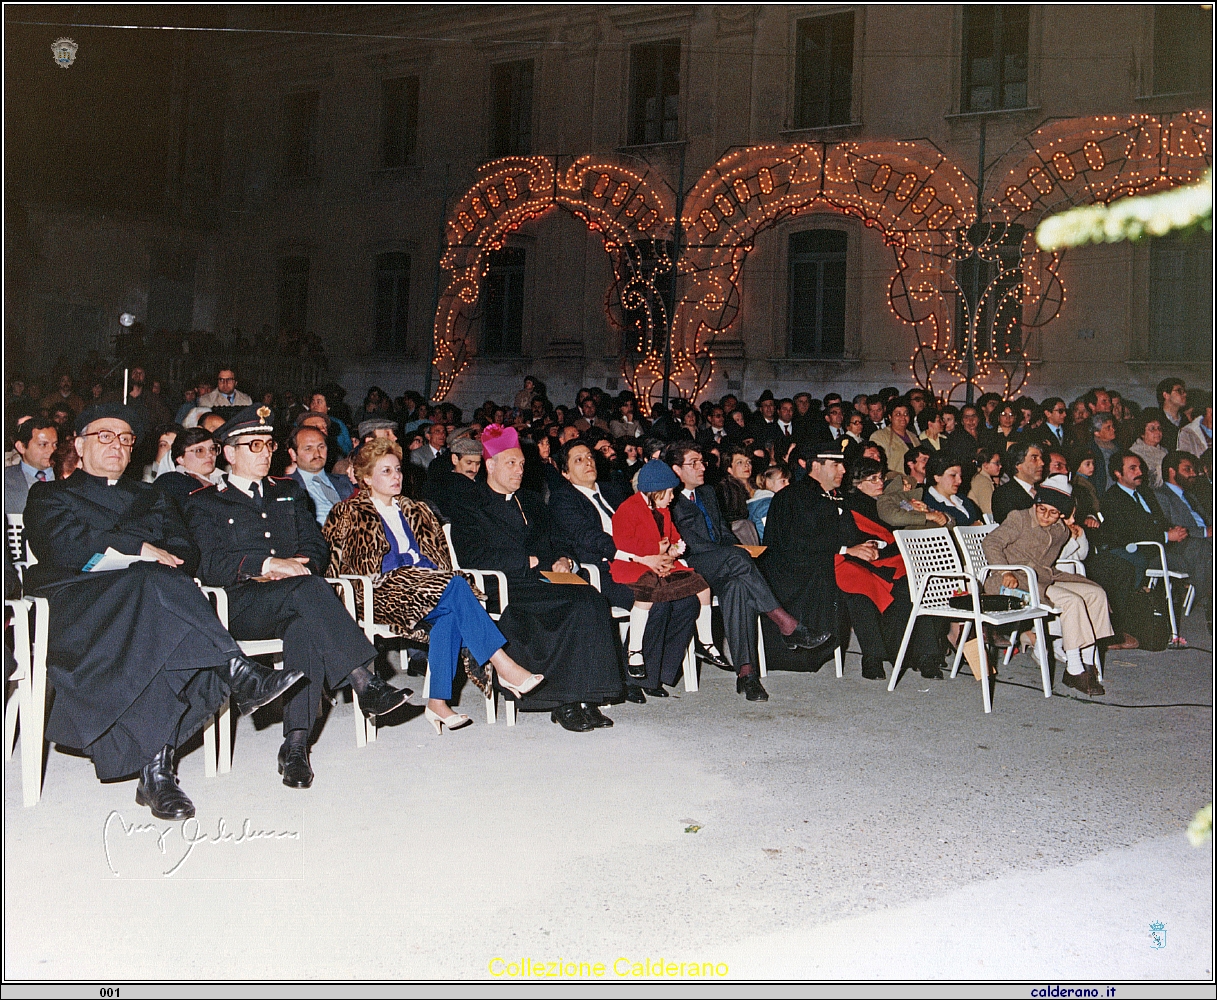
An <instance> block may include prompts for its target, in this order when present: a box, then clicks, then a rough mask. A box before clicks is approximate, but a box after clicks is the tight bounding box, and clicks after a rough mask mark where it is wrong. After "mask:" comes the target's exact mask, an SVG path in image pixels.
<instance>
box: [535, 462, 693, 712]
mask: <svg viewBox="0 0 1217 1000" xmlns="http://www.w3.org/2000/svg"><path fill="white" fill-rule="evenodd" d="M558 468H559V469H560V470H561V472H562V479H563V482H562V485H561V486H559V487H557V488H556V489H553V490H551V491H550V494H549V519H550V527H551V532H552V536H553V541H554V547H555V548H556V549H557V551H559V552H561V553H562V554H563V555H565V556H567V557H568V558H570V559H573V560H574V561H575V562H576V563H578V564H580V565H583V566H595V567H596V568H597V569H598V570H599V572H600V581H601V582H600V590H601V593H603V594H604V596H605V597H607V598H608V601H609V603H610V604H611V605H612V606H613V607H615V608H622V609H624V610H626V611H629V610H630V609H632V608H633V607H634V591H633V590H632V589H631V588H630V587H627V586H626V585H625V584H623V583H617V582H616V581H615V580H613V576H612V569H611V567H610V563H611V562H612V561H613V560H614V559H621V560H623V561H625V562H640V563H644V564H646V566H647V568H648V569H651V570H654V571H658V570H659V567H660V566H661V565H662V564H663V562H664V557H662V556H638V555H631V554H630V553H628V552H622V551H621V550H619V549H618V548H617V546H616V545H615V544H614V543H613V514H614V513H616V509H617V504H614V503H613V502H612V500H611V499H610V498H609V497H606V496H605V495H604V494H603V493H602V492H601V490H600V485H599V483H598V482H597V474H596V462H595V456H594V455H593V454H592V451H591V449H590V448H589V447H588V446H587V444H585V443H584V442H583V441H578V440H576V441H570V442H568V443H567V444H565V445H564V446H563V447H562V450H561V451H560V452H559V453H558ZM698 610H699V608H698V603H697V599H696V598H686V599H684V600H681V601H663V602H660V603H657V604H655V605H653V606H652V607H651V610H650V613H649V614H647V618H646V625H645V626H643V634H642V657H643V660H644V662H645V663H650V664H659V663H661V662H663V660H664V659H665V657H664V648H665V637H666V636H669V635H683V636H685V645H687V643H688V637H689V635H690V634H691V633H692V630H693V623H694V621H696V619H697V614H698ZM633 624H634V623H633V622H632V623H631V626H633ZM669 629H670V630H671V631H669ZM631 676H633V675H631ZM646 676H647V675H646V673H645V668H644V672H642V673H638V674H637V677H635V680H638V679H643V678H646ZM669 676H671V674H669ZM648 679H649V680H650V681H652V683H650V684H647V685H634V684H630V685H628V686H627V688H626V700H627V701H633V702H637V703H638V704H642V703H644V702H645V701H646V696H645V695H644V694H643V693H642V690H641V689H642V688H644V687H645V688H648V689H649V690H650V691H651V692H652V693H653V694H654V695H655V696H656V697H661V698H662V697H666V694H667V693H666V692H664V691H663V687H662V683H661V678H660V677H654V678H648Z"/></svg>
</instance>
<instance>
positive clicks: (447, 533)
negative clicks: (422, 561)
mask: <svg viewBox="0 0 1217 1000" xmlns="http://www.w3.org/2000/svg"><path fill="white" fill-rule="evenodd" d="M444 541H446V542H447V543H448V558H449V559H451V560H452V568H453V569H460V568H461V564H460V560H458V559H457V558H456V548H455V547H454V546H453V544H452V525H451V524H445V525H444Z"/></svg>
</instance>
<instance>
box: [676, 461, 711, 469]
mask: <svg viewBox="0 0 1217 1000" xmlns="http://www.w3.org/2000/svg"><path fill="white" fill-rule="evenodd" d="M680 467H681V468H682V469H698V468H701V469H704V468H705V467H706V463H705V462H703V461H702V460H701V459H700V458H695V459H693V461H692V462H681V463H680Z"/></svg>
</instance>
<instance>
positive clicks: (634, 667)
mask: <svg viewBox="0 0 1217 1000" xmlns="http://www.w3.org/2000/svg"><path fill="white" fill-rule="evenodd" d="M625 672H626V673H627V674H629V675H630V676H631V677H633V678H634V680H639V679H641V678H643V677H645V676H646V675H647V665H646V663H645V662H643V659H642V653H640V652H637V651H635V652H632V653H630V654H629V655H628V656H627V657H626V658H625Z"/></svg>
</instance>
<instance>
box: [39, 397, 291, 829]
mask: <svg viewBox="0 0 1217 1000" xmlns="http://www.w3.org/2000/svg"><path fill="white" fill-rule="evenodd" d="M76 430H77V437H76V451H77V453H78V454H79V455H80V467H79V468H78V469H77V470H76V472H74V473H73V474H72V475H71V476H69V477H68V478H67V479H63V480H56V481H54V482H49V483H37V484H35V486H34V487H33V488H31V490H30V496H29V502H28V503H27V505H26V508H25V529H26V537H27V538H28V539H29V543H30V548H31V549H32V550H33V552H34V555H35V556H36V557H37V558H38V562H37V564H36V565H34V566H31V567H30V568H29V570H28V571H27V573H26V585H27V591H28V592H29V593H31V594H35V595H37V596H39V597H46V598H47V599H48V600H49V602H50V611H51V613H50V637H49V648H48V654H47V673H48V676H49V679H50V682H51V685H52V686H53V688H54V690H55V703H54V706H53V708H52V709H51V715H50V719H49V720H48V722H47V729H46V735H47V738H48V739H50V740H52V741H54V742H55V743H60V744H62V745H64V746H69V747H74V748H76V749H79V750H81V751H83V752H84V753H85V754H86V755H87V756H88V757H90V758H91V759H92V761H93V767H94V769H95V770H96V772H97V776H98V777H99V778H101V779H102V780H103V781H105V780H110V779H114V778H122V777H126V776H128V775H132V774H135V773H136V772H139V773H140V782H139V787H138V789H137V790H136V801H137V802H139V803H140V804H141V805H148V806H150V807H151V809H152V812H153V814H154V815H155V816H157V817H158V818H160V819H185V818H187V817H190V816H193V815H194V805H193V804H192V803H191V801H190V799H189V798H188V797H187V796H186V793H185V792H183V791H182V789H181V788H180V787H179V785H178V782H177V777H176V775H175V774H174V761H173V752H174V749H175V748H176V747H178V746H180V745H181V744H182V743H183V742H184V741H185V740H187V739H188V738H189V737H191V736H192V735H194V734H195V733H196V732H198V731H199V729H201V728H202V726H203V724H204V723H205V722H206V720H207V719H208V718H209V717H210V716H211V715H212V714H213V713H214V712H215V710H216V709H217V708H218V707H219V706H220V704H221V703H222V702H223V700H224V699H225V698H227V697H228V696H229V693H230V692H231V693H232V694H233V695H235V696H236V700H237V707H238V709H239V710H240V711H242V712H251V711H253V710H254V709H255V708H258V707H260V706H261V705H264V704H266V703H267V702H269V701H271V700H273V699H274V698H276V697H277V696H278V695H280V694H282V693H283V692H284V691H286V690H287V689H288V688H289V687H291V686H292V685H294V684H295V683H296V682H297V681H299V680H300V679H301V676H302V675H301V674H300V673H299V672H296V671H275V670H272V669H270V668H269V667H263V666H261V665H260V664H257V663H254V662H253V661H251V660H247V659H246V658H245V657H243V656H242V655H241V650H240V649H239V648H238V646H237V643H236V642H235V641H234V640H233V638H232V636H230V635H229V634H228V632H226V631H225V630H224V628H223V627H222V626H221V625H220V622H219V620H218V619H217V618H216V615H215V611H214V610H213V609H212V607H211V604H210V603H209V602H208V600H207V598H206V597H205V596H204V595H203V593H202V592H201V591H200V590H199V588H198V587H197V586H196V585H195V583H194V581H193V580H192V579H191V578H190V574H191V573H193V572H194V570H195V568H196V566H197V565H198V561H199V550H198V548H197V547H196V546H195V544H194V542H193V540H192V539H191V537H190V535H189V533H188V532H187V531H186V527H185V525H184V524H183V523H182V520H181V517H180V516H179V514H178V512H177V506H176V505H175V504H174V503H173V501H172V500H170V499H169V498H168V497H167V496H166V495H165V494H163V493H161V492H159V491H157V490H155V489H153V488H152V486H151V485H150V484H147V483H141V482H139V481H137V480H134V479H125V478H123V473H124V471H126V468H127V465H128V464H129V463H130V461H131V450H132V448H133V447H134V446H135V441H136V433H137V431H138V430H140V421H139V419H138V416H136V415H133V414H132V413H131V412H130V408H129V407H126V406H122V405H118V404H106V405H101V406H91V407H89V408H88V409H86V410H84V411H83V412H82V413H81V415H80V416H79V417H78V418H77V420H76ZM107 555H109V560H108V561H109V562H110V563H112V564H114V563H117V564H118V565H121V563H122V561H123V559H124V558H125V560H131V559H136V560H138V561H134V562H131V564H130V565H129V566H127V567H126V568H115V569H111V570H106V569H105V565H106V564H105V563H103V562H102V560H103V559H105V558H106V557H107Z"/></svg>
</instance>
